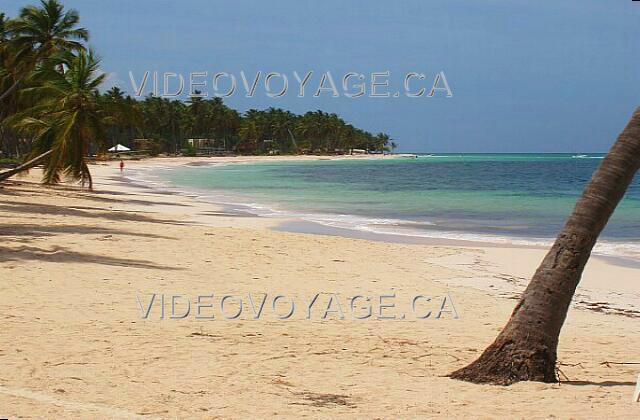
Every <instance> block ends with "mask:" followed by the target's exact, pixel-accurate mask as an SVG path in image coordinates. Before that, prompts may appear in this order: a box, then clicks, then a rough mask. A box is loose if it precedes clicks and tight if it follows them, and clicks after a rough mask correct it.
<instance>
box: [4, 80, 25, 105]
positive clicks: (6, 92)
mask: <svg viewBox="0 0 640 420" xmlns="http://www.w3.org/2000/svg"><path fill="white" fill-rule="evenodd" d="M22 79H23V78H22V77H19V78H17V79H16V81H15V82H14V83H13V84H12V85H11V86H10V87H9V89H7V90H6V91H5V92H4V93H3V94H2V95H0V102H2V101H3V100H4V98H6V97H7V96H9V95H10V94H11V92H13V91H14V90H16V88H17V87H18V85H19V84H20V82H22Z"/></svg>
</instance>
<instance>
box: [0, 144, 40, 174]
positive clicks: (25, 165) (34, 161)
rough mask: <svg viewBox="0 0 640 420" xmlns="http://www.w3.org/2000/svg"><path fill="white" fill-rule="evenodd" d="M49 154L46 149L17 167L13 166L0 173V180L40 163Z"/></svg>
mask: <svg viewBox="0 0 640 420" xmlns="http://www.w3.org/2000/svg"><path fill="white" fill-rule="evenodd" d="M50 154H51V150H47V151H46V152H44V153H43V154H41V155H38V156H36V157H34V158H33V159H31V160H29V161H27V162H25V163H23V164H22V165H20V166H18V167H15V168H13V169H10V170H8V171H5V172H2V173H0V181H5V180H7V179H9V178H11V177H12V176H14V175H15V174H17V173H20V172H22V171H26V170H27V169H31V168H33V167H34V166H36V165H39V164H41V163H42V162H44V160H45V159H46V158H47V157H48V156H49V155H50Z"/></svg>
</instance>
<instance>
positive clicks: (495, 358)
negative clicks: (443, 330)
mask: <svg viewBox="0 0 640 420" xmlns="http://www.w3.org/2000/svg"><path fill="white" fill-rule="evenodd" d="M639 168H640V108H637V109H636V110H635V112H634V114H633V116H632V117H631V120H630V121H629V123H628V124H627V126H626V127H625V129H624V131H623V132H622V134H620V136H619V137H618V140H617V141H616V142H615V144H614V145H613V147H612V148H611V150H610V151H609V153H608V154H607V156H606V157H605V158H604V160H603V161H602V163H601V164H600V167H599V168H598V169H597V170H596V172H595V173H594V174H593V176H592V178H591V181H590V182H589V184H588V185H587V187H586V188H585V190H584V192H583V193H582V196H581V197H580V199H579V200H578V202H577V204H576V206H575V208H574V210H573V213H572V214H571V216H569V219H568V220H567V222H566V224H565V226H564V228H563V230H562V231H561V232H560V234H559V235H558V237H557V239H556V241H555V243H554V244H553V246H552V247H551V250H550V251H549V253H548V254H547V256H546V257H545V258H544V260H543V261H542V264H540V267H538V270H537V271H536V273H535V274H534V276H533V278H532V279H531V282H530V283H529V286H528V287H527V289H526V290H525V292H524V294H523V295H522V298H521V299H520V302H518V304H517V305H516V307H515V309H514V311H513V313H512V314H511V319H510V320H509V322H508V323H507V325H506V326H505V327H504V329H503V330H502V332H501V333H500V334H499V335H498V337H497V338H496V340H495V341H494V342H493V344H491V345H490V346H489V347H487V349H486V350H485V351H484V352H483V353H482V355H481V356H480V358H478V359H477V360H476V361H474V362H473V363H471V364H470V365H468V366H466V367H464V368H462V369H460V370H457V371H455V372H453V373H452V374H451V375H450V376H451V377H452V378H454V379H461V380H466V381H470V382H476V383H494V384H501V385H508V384H511V383H513V382H517V381H540V382H555V381H556V373H555V368H556V359H557V348H558V338H559V335H560V330H561V328H562V325H563V324H564V321H565V318H566V316H567V311H568V310H569V305H570V304H571V299H572V298H573V294H574V292H575V290H576V287H577V286H578V283H579V282H580V277H581V276H582V271H583V270H584V266H585V264H586V263H587V260H588V259H589V256H590V254H591V250H592V249H593V246H594V245H595V243H596V240H597V239H598V235H599V234H600V232H601V231H602V229H603V228H604V227H605V225H606V224H607V221H608V220H609V217H610V216H611V214H613V211H614V210H615V208H616V206H617V205H618V203H619V202H620V200H621V199H622V197H623V196H624V194H625V191H626V190H627V187H628V186H629V184H630V183H631V181H632V180H633V177H634V175H635V173H636V172H637V171H638V169H639Z"/></svg>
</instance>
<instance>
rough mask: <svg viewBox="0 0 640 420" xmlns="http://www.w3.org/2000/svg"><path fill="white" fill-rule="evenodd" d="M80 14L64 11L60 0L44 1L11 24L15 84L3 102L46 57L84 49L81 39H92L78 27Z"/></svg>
mask: <svg viewBox="0 0 640 420" xmlns="http://www.w3.org/2000/svg"><path fill="white" fill-rule="evenodd" d="M79 21H80V17H79V15H78V12H77V11H75V10H69V11H67V12H65V11H64V6H62V4H61V3H60V2H59V1H58V0H41V2H40V8H38V7H35V6H27V7H25V8H23V9H22V10H21V11H20V16H19V18H18V19H16V20H13V21H11V22H10V24H9V25H8V28H7V29H8V30H9V32H10V33H11V35H12V37H11V39H10V41H9V46H8V48H11V49H12V50H14V51H15V63H21V65H20V66H16V67H15V68H14V69H13V72H12V73H13V74H12V76H13V83H12V85H11V86H10V87H9V88H8V89H7V90H6V91H5V92H4V93H3V94H2V95H0V101H2V100H3V99H4V98H5V97H6V96H8V95H9V94H11V92H13V91H14V90H15V89H16V88H17V87H18V85H19V84H20V83H21V82H22V81H23V80H24V78H25V77H26V76H27V75H29V73H30V71H31V70H32V69H33V68H35V67H36V66H37V65H38V64H40V63H42V62H43V60H45V59H46V58H48V57H50V56H52V55H53V54H56V53H59V52H63V51H77V52H79V51H81V50H83V49H84V46H83V44H82V41H87V40H88V39H89V32H88V31H87V30H86V29H84V28H77V27H76V25H77V24H78V23H79Z"/></svg>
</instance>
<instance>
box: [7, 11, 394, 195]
mask: <svg viewBox="0 0 640 420" xmlns="http://www.w3.org/2000/svg"><path fill="white" fill-rule="evenodd" d="M79 23H80V17H79V15H78V13H77V12H76V11H75V10H68V11H65V10H64V7H63V5H62V4H61V3H60V2H59V1H58V0H42V1H41V3H40V5H39V6H27V7H24V8H23V9H22V10H21V11H20V13H19V15H18V16H17V17H16V18H14V19H9V18H7V17H6V16H5V14H4V13H0V157H1V158H12V157H20V158H21V159H23V160H28V161H30V162H31V161H32V162H33V164H39V163H43V164H44V166H45V177H44V181H45V182H47V183H56V182H58V181H59V180H60V177H61V175H66V176H69V177H71V178H72V179H76V180H80V181H82V182H83V183H84V182H87V183H88V184H89V186H91V176H90V173H89V170H88V167H87V163H86V160H87V157H88V156H89V155H91V154H97V153H101V152H104V151H105V150H106V148H108V147H110V146H113V145H115V144H117V143H120V144H123V145H125V146H128V147H130V148H132V149H136V148H137V145H136V144H135V142H134V141H133V140H134V139H144V140H143V141H144V142H145V146H146V147H145V148H146V150H147V151H148V153H149V154H153V155H155V154H160V153H171V154H173V153H179V152H180V151H184V153H185V154H188V155H194V154H195V153H196V150H195V149H194V148H193V147H192V146H188V144H187V142H186V140H187V139H189V138H201V139H212V140H214V141H215V146H216V147H218V148H221V149H224V150H226V151H229V152H233V153H238V154H274V153H279V154H295V153H318V154H327V153H349V151H350V150H351V149H364V150H367V151H372V152H382V151H391V150H393V149H394V148H395V147H396V143H395V142H393V141H391V139H390V137H389V135H387V134H384V133H378V134H376V135H374V134H372V133H369V132H367V131H365V130H362V129H359V128H356V127H354V126H353V125H351V124H348V123H347V122H345V121H344V120H343V119H341V118H340V117H339V116H338V115H336V114H330V113H325V112H323V111H320V110H318V111H311V112H307V113H306V114H304V115H296V114H293V113H291V112H289V111H285V110H282V109H279V108H269V109H267V110H255V109H251V110H249V111H247V112H245V113H244V114H241V113H239V112H238V111H236V110H233V109H231V108H229V107H228V106H226V105H225V104H224V103H223V101H222V99H220V98H213V99H203V98H200V97H199V96H197V93H196V95H193V96H191V97H190V98H189V100H188V101H186V102H183V101H180V100H169V99H166V98H160V97H151V96H149V97H146V98H144V99H143V100H136V99H134V98H132V97H130V96H127V95H125V94H124V92H123V91H122V90H121V89H119V88H117V87H114V88H112V89H110V90H108V91H106V92H100V91H99V87H100V84H101V83H102V82H103V81H104V79H105V76H104V74H103V72H102V71H101V70H100V68H99V65H100V60H99V58H98V57H97V56H96V55H95V53H94V52H93V51H91V50H90V49H89V48H88V46H87V44H86V42H87V41H88V40H89V32H88V31H87V29H85V28H82V27H79V26H78V25H79ZM20 169H23V168H20ZM5 175H6V174H5ZM2 178H3V177H1V176H0V179H2ZM5 178H6V177H5Z"/></svg>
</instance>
